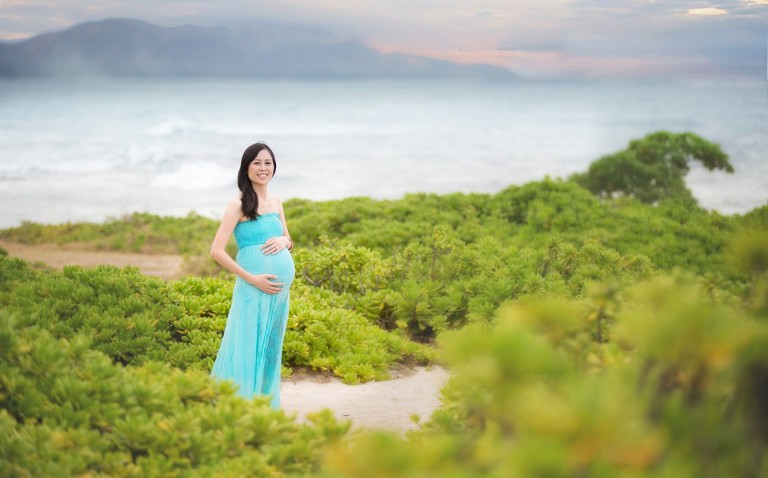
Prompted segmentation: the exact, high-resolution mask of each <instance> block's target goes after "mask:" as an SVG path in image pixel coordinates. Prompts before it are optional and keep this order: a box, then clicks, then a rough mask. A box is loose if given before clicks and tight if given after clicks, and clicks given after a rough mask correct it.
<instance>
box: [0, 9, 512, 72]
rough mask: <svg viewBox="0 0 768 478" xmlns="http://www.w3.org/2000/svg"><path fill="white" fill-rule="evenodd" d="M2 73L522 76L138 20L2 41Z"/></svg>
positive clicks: (274, 31)
mask: <svg viewBox="0 0 768 478" xmlns="http://www.w3.org/2000/svg"><path fill="white" fill-rule="evenodd" d="M0 76H4V77H18V76H170V77H174V76H184V77H189V76H195V77H201V76H209V77H221V76H239V77H254V78H265V77H266V78H275V77H291V78H302V77H313V78H317V77H321V78H322V77H330V78H346V77H384V78H427V77H446V78H457V77H478V78H500V79H505V78H515V77H516V76H515V75H514V74H512V73H510V72H509V71H508V70H506V69H503V68H499V67H496V66H490V65H460V64H457V63H452V62H449V61H442V60H435V59H431V58H425V57H419V56H415V55H408V54H402V53H392V54H382V53H379V52H377V51H376V50H374V49H372V48H370V47H368V46H366V45H365V44H363V43H362V42H360V41H357V40H339V39H337V38H335V37H334V36H333V35H331V34H329V33H326V32H322V31H319V30H317V29H312V28H303V27H296V26H278V25H264V24H259V25H253V26H249V27H241V28H237V29H229V28H203V27H197V26H192V25H185V26H181V27H173V28H168V27H161V26H158V25H153V24H151V23H146V22H143V21H139V20H131V19H107V20H102V21H97V22H88V23H82V24H80V25H76V26H74V27H72V28H70V29H68V30H64V31H60V32H53V33H45V34H42V35H38V36H36V37H33V38H30V39H28V40H24V41H20V42H13V43H11V42H6V43H0Z"/></svg>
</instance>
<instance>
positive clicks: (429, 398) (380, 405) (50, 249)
mask: <svg viewBox="0 0 768 478" xmlns="http://www.w3.org/2000/svg"><path fill="white" fill-rule="evenodd" d="M0 247H2V248H4V249H5V250H6V251H8V254H9V255H10V256H12V257H18V258H21V259H24V260H26V261H29V262H42V263H44V264H46V265H48V266H50V267H53V268H56V269H61V268H62V267H64V266H65V265H80V266H83V267H94V266H97V265H100V264H110V265H114V266H117V267H125V266H133V267H138V268H139V269H140V270H141V271H142V272H143V273H144V274H147V275H154V276H158V277H162V278H164V279H175V278H178V277H180V276H181V275H182V268H181V267H182V257H181V256H178V255H171V254H137V253H126V252H111V251H87V250H77V249H73V248H69V247H67V246H60V245H57V244H40V245H24V244H18V243H13V242H7V241H0ZM398 375H399V377H397V378H394V379H392V380H386V381H381V382H368V383H363V384H358V385H347V384H345V383H342V381H341V380H339V379H337V378H335V377H332V378H329V377H327V376H315V375H312V374H303V375H300V376H297V377H288V378H286V379H284V380H283V383H282V388H281V402H282V408H283V409H284V410H285V411H286V412H288V413H295V414H296V419H297V420H299V421H303V420H305V419H306V415H307V414H308V413H311V412H316V411H319V410H322V409H325V408H327V409H330V410H331V411H332V412H333V413H334V415H335V416H336V417H337V418H338V419H340V420H350V421H351V422H352V428H353V429H366V428H380V429H386V430H392V431H396V432H405V431H407V430H414V429H417V428H418V425H417V424H416V423H415V422H413V420H411V416H412V415H418V416H419V417H420V419H421V420H422V421H426V420H428V419H429V417H430V415H431V414H432V412H433V411H434V410H435V409H436V408H438V407H439V406H440V389H441V388H442V387H443V385H445V383H446V381H447V380H448V378H449V373H448V371H447V370H445V369H444V368H441V367H437V366H435V367H430V368H425V367H416V368H415V369H414V370H412V371H409V372H406V373H399V374H398Z"/></svg>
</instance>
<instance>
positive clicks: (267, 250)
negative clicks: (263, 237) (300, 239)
mask: <svg viewBox="0 0 768 478" xmlns="http://www.w3.org/2000/svg"><path fill="white" fill-rule="evenodd" d="M290 242H291V240H290V239H288V238H287V237H285V236H276V237H271V238H269V239H267V242H265V243H264V245H263V246H261V252H262V253H263V254H277V253H278V252H280V251H282V250H283V249H285V248H287V247H288V244H289V243H290Z"/></svg>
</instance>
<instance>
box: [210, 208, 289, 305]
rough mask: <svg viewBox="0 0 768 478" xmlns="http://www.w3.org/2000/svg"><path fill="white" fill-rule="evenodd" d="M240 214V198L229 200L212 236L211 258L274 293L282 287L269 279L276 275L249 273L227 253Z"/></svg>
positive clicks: (263, 289) (264, 290)
mask: <svg viewBox="0 0 768 478" xmlns="http://www.w3.org/2000/svg"><path fill="white" fill-rule="evenodd" d="M242 215H243V210H242V203H241V201H240V199H239V198H235V199H233V200H231V201H230V202H229V203H228V204H227V208H226V209H225V210H224V217H223V218H222V220H221V224H220V225H219V229H218V230H217V231H216V236H215V237H214V238H213V243H212V244H211V257H213V259H214V260H215V261H216V262H218V263H219V264H220V265H221V266H222V267H223V268H225V269H226V270H228V271H229V272H231V273H233V274H235V275H237V276H238V277H240V278H242V279H243V280H245V281H246V282H248V283H249V284H252V285H254V286H255V287H258V288H259V289H260V290H262V291H263V292H266V293H268V294H276V293H277V292H280V290H281V289H282V287H283V284H282V283H280V282H272V281H270V280H269V279H275V278H277V276H276V275H274V274H251V273H250V272H248V271H247V270H245V269H243V268H242V267H241V266H240V264H238V263H237V262H235V260H234V259H232V258H231V257H229V254H227V251H226V247H227V242H229V238H230V237H231V236H232V232H233V231H234V230H235V226H237V223H238V221H240V218H241V217H242Z"/></svg>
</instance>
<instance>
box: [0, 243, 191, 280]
mask: <svg viewBox="0 0 768 478" xmlns="http://www.w3.org/2000/svg"><path fill="white" fill-rule="evenodd" d="M0 247H2V248H3V249H5V250H6V251H8V254H9V255H10V256H12V257H18V258H21V259H24V260H25V261H29V262H38V261H39V262H43V263H45V264H47V265H49V266H51V267H53V268H56V269H61V268H62V267H64V266H67V265H79V266H83V267H95V266H98V265H100V264H109V265H113V266H117V267H125V266H134V267H138V268H139V269H140V270H141V272H142V273H144V274H147V275H151V276H157V277H162V278H163V279H178V278H179V277H181V276H182V274H183V271H182V261H183V258H182V257H181V256H178V255H174V254H140V253H132V252H115V251H83V250H77V249H70V248H67V247H65V246H60V245H58V244H38V245H25V244H18V243H16V242H6V241H0Z"/></svg>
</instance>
